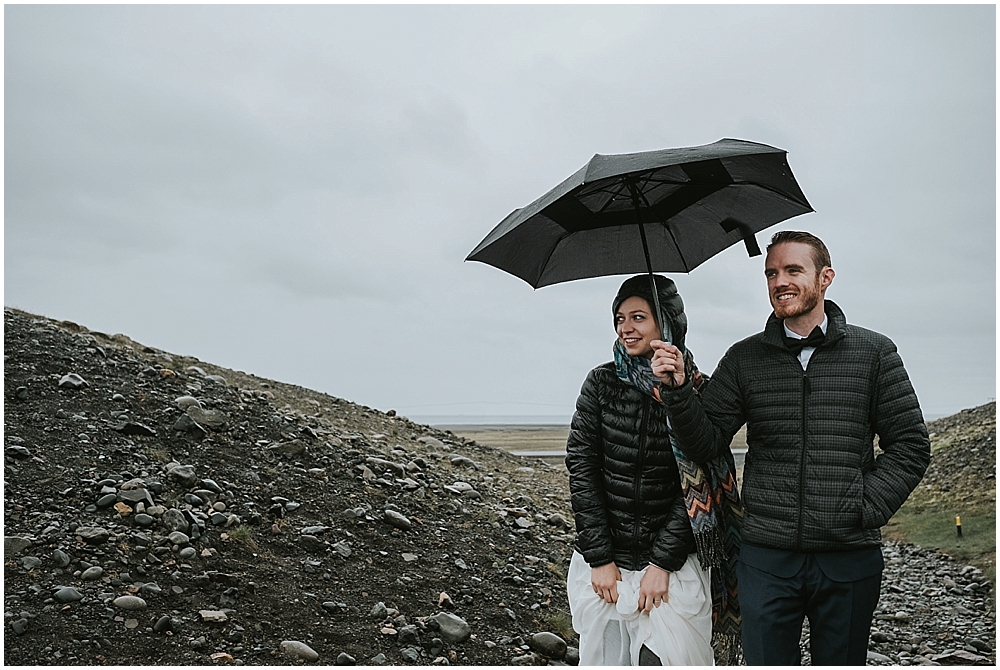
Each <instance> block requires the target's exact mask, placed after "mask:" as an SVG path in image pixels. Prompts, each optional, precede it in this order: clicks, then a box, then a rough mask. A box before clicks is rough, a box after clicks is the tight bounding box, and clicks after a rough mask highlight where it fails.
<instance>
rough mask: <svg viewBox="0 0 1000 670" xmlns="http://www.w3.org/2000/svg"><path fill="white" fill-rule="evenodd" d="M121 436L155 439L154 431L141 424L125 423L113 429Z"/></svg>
mask: <svg viewBox="0 0 1000 670" xmlns="http://www.w3.org/2000/svg"><path fill="white" fill-rule="evenodd" d="M115 430H117V431H118V432H119V433H121V434H122V435H132V436H135V437H156V431H155V430H153V429H152V428H150V427H149V426H147V425H145V424H142V423H135V422H134V421H127V422H125V423H124V424H122V425H121V426H119V427H117V428H115Z"/></svg>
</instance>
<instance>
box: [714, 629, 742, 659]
mask: <svg viewBox="0 0 1000 670" xmlns="http://www.w3.org/2000/svg"><path fill="white" fill-rule="evenodd" d="M712 651H713V652H715V664H716V665H743V661H744V659H743V644H742V642H741V641H740V636H739V634H733V633H728V634H727V633H718V632H713V633H712Z"/></svg>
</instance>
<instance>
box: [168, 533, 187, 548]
mask: <svg viewBox="0 0 1000 670" xmlns="http://www.w3.org/2000/svg"><path fill="white" fill-rule="evenodd" d="M167 539H168V540H170V541H171V542H173V543H174V544H177V545H182V546H183V545H185V544H188V543H189V542H191V538H190V537H188V536H187V535H186V534H184V533H182V532H180V531H179V530H175V531H174V532H172V533H170V535H168V536H167Z"/></svg>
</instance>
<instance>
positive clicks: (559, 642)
mask: <svg viewBox="0 0 1000 670" xmlns="http://www.w3.org/2000/svg"><path fill="white" fill-rule="evenodd" d="M528 645H529V646H530V647H531V648H532V649H534V650H535V651H537V652H538V653H539V654H542V655H543V656H548V657H549V658H555V659H560V660H561V659H562V658H563V657H564V656H565V655H566V649H567V645H566V641H565V640H563V639H562V638H561V637H559V636H558V635H556V634H555V633H549V632H542V633H535V634H534V635H532V636H531V638H530V639H529V640H528Z"/></svg>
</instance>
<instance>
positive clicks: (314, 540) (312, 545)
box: [299, 535, 326, 553]
mask: <svg viewBox="0 0 1000 670" xmlns="http://www.w3.org/2000/svg"><path fill="white" fill-rule="evenodd" d="M299 546H300V547H302V548H303V549H305V550H306V551H308V552H311V553H316V552H321V551H325V550H326V543H325V542H323V540H321V539H319V538H318V537H316V536H315V535H302V536H300V537H299Z"/></svg>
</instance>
